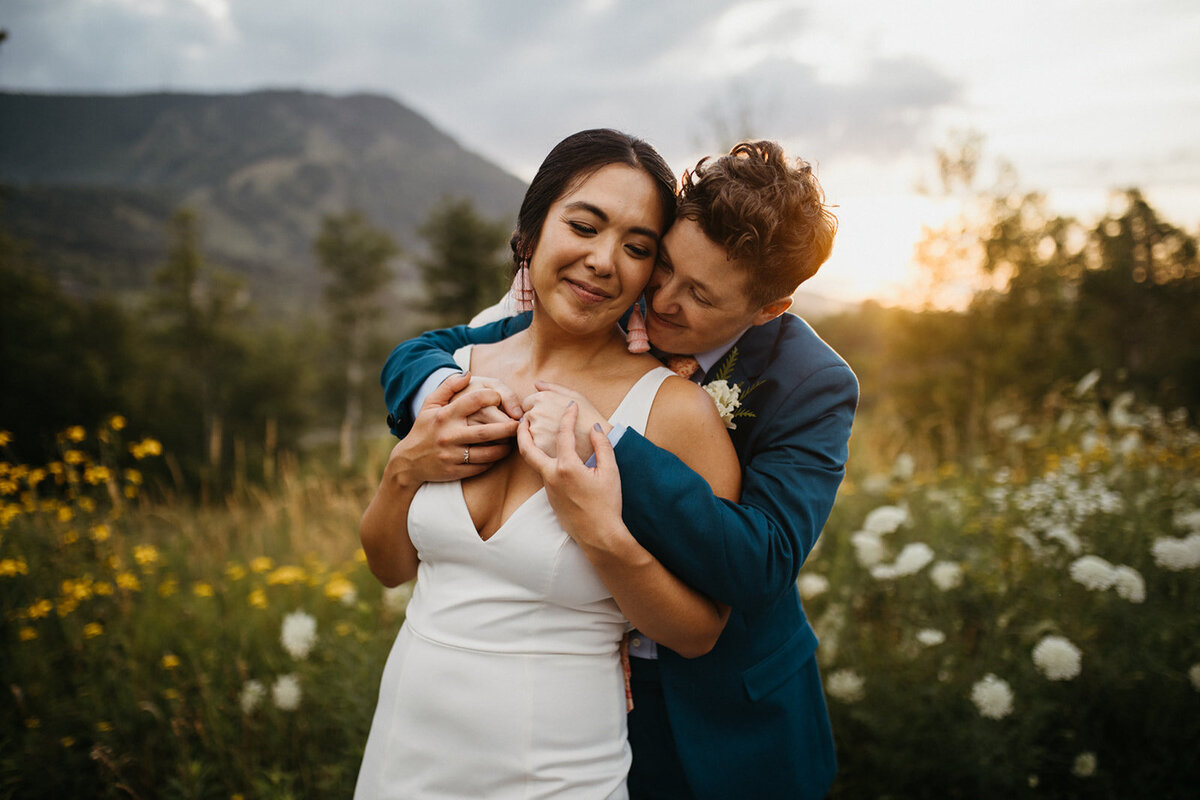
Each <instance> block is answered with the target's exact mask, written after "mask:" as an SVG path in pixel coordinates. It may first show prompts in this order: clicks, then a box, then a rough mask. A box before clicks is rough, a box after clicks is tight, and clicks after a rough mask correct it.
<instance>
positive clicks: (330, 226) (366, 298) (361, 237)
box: [314, 211, 399, 467]
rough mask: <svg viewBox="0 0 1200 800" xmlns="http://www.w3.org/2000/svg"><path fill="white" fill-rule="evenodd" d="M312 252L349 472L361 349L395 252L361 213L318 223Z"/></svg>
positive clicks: (358, 427) (357, 431) (358, 416)
mask: <svg viewBox="0 0 1200 800" xmlns="http://www.w3.org/2000/svg"><path fill="white" fill-rule="evenodd" d="M314 250H315V251H316V254H317V263H318V264H319V266H320V268H321V269H322V270H323V271H324V272H325V273H326V274H327V275H328V277H329V282H328V283H327V284H326V285H325V300H326V303H327V305H328V307H329V311H330V314H331V315H332V318H333V333H334V338H335V339H336V340H337V342H338V344H339V345H340V347H341V348H342V353H343V354H344V358H345V368H346V371H345V397H346V402H345V411H344V413H343V416H342V425H341V433H340V436H339V440H340V457H341V463H342V466H343V467H349V466H350V465H351V463H353V461H354V454H355V449H356V443H357V442H358V439H359V436H360V435H361V431H362V405H363V404H362V392H363V376H364V375H365V373H366V359H367V347H368V343H369V340H370V335H371V330H372V328H373V326H374V325H375V324H376V322H377V321H378V319H379V316H380V314H381V313H382V310H383V296H382V290H383V289H384V288H385V287H386V286H387V285H388V284H389V283H390V282H391V280H392V268H391V266H390V264H389V261H390V259H391V258H392V257H393V256H395V255H396V254H397V253H399V248H398V247H397V245H396V243H395V241H393V240H392V238H391V236H389V235H388V234H387V233H385V232H384V231H382V230H379V229H378V228H375V227H373V226H372V225H371V224H370V222H369V221H368V220H367V218H366V217H365V216H364V215H363V214H362V213H361V212H359V211H351V212H349V213H347V214H341V215H329V216H326V217H325V218H324V220H323V221H322V223H321V232H320V234H319V235H318V236H317V240H316V243H315V244H314Z"/></svg>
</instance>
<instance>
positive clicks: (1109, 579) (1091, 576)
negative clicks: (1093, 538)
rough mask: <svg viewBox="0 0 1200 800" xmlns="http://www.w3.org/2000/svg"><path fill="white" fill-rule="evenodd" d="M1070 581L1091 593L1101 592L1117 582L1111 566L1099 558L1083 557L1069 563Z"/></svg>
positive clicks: (1114, 571)
mask: <svg viewBox="0 0 1200 800" xmlns="http://www.w3.org/2000/svg"><path fill="white" fill-rule="evenodd" d="M1069 571H1070V574H1071V580H1073V581H1075V582H1076V583H1081V584H1083V585H1084V586H1086V587H1087V588H1089V589H1091V590H1092V591H1093V592H1102V591H1104V590H1105V589H1107V588H1109V587H1110V586H1112V585H1113V583H1115V582H1116V580H1117V573H1116V570H1114V569H1113V565H1112V564H1110V563H1108V562H1107V561H1105V560H1104V559H1103V558H1100V557H1099V556H1084V557H1082V558H1077V559H1075V560H1074V561H1072V562H1071V566H1070V568H1069Z"/></svg>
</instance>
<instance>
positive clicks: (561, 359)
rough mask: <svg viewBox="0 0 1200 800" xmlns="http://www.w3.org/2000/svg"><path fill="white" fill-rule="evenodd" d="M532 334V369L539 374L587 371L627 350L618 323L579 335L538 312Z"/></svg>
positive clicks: (534, 316) (531, 329)
mask: <svg viewBox="0 0 1200 800" xmlns="http://www.w3.org/2000/svg"><path fill="white" fill-rule="evenodd" d="M527 333H528V334H529V362H528V363H529V366H530V367H531V368H532V369H533V371H534V372H535V374H536V373H538V372H539V371H540V370H547V369H551V368H554V367H558V366H560V365H561V366H564V367H566V368H567V369H569V370H581V369H584V370H585V369H587V368H588V366H589V365H591V364H592V363H594V362H596V361H598V360H600V359H603V358H605V357H606V356H609V355H611V354H612V352H613V350H614V348H615V349H618V350H624V347H625V343H624V339H623V337H622V336H621V332H620V329H619V328H618V327H617V325H616V323H615V322H614V323H613V324H612V325H609V326H607V327H602V328H601V329H599V330H596V331H592V332H587V333H579V332H578V331H573V330H568V329H566V328H563V327H562V326H560V325H559V324H557V323H556V322H555V321H554V320H553V319H551V318H550V316H549V315H548V314H546V313H545V312H544V311H540V310H539V309H534V312H533V320H532V321H531V322H530V323H529V328H528V330H527Z"/></svg>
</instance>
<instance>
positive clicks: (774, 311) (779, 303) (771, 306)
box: [752, 295, 792, 325]
mask: <svg viewBox="0 0 1200 800" xmlns="http://www.w3.org/2000/svg"><path fill="white" fill-rule="evenodd" d="M791 307H792V297H791V295H788V296H787V297H781V298H779V299H778V300H772V301H771V302H769V303H767V304H766V305H765V306H763V307H762V308H760V309H759V310H758V311H755V312H754V318H753V320H752V324H754V325H763V324H765V323H767V322H770V321H771V320H773V319H775V318H776V317H778V316H779V315H780V314H782V313H783V312H785V311H787V310H788V309H789V308H791Z"/></svg>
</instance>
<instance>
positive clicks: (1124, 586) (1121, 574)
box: [1113, 565, 1146, 603]
mask: <svg viewBox="0 0 1200 800" xmlns="http://www.w3.org/2000/svg"><path fill="white" fill-rule="evenodd" d="M1113 572H1114V574H1115V575H1116V580H1115V581H1113V586H1114V587H1115V588H1116V590H1117V594H1118V595H1119V596H1120V597H1122V598H1124V599H1126V600H1128V601H1129V602H1131V603H1142V602H1145V600H1146V580H1145V579H1144V578H1143V577H1142V573H1140V572H1138V571H1137V570H1136V569H1134V568H1133V567H1127V566H1125V565H1121V566H1119V567H1117V568H1116V569H1115V570H1113Z"/></svg>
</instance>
